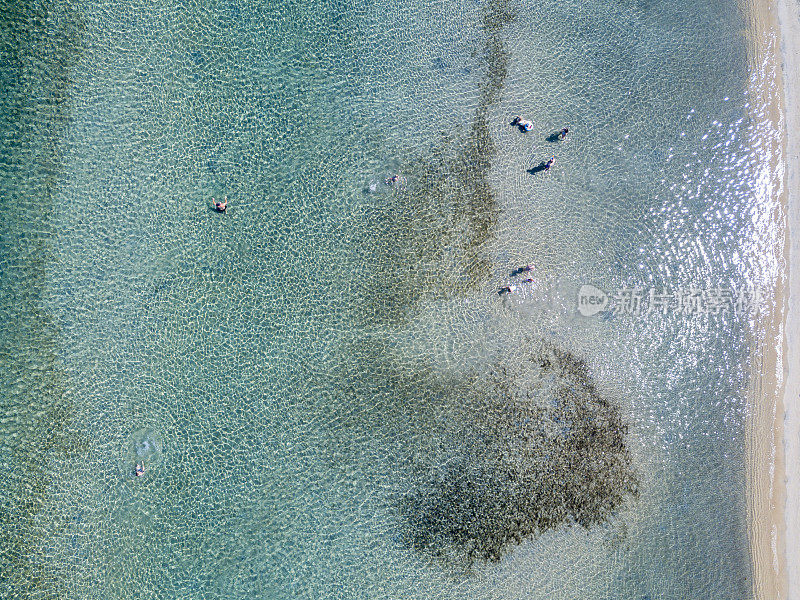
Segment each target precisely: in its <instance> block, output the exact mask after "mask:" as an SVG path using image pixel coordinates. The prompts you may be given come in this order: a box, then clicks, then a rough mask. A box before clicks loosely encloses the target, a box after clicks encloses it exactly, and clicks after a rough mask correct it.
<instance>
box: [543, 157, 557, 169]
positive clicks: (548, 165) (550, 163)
mask: <svg viewBox="0 0 800 600" xmlns="http://www.w3.org/2000/svg"><path fill="white" fill-rule="evenodd" d="M555 162H556V157H555V156H551V157H550V158H549V159H548V161H547V162H546V163H544V167H542V168H543V169H544V170H545V171H549V170H550V167H552V166H553V164H554V163H555Z"/></svg>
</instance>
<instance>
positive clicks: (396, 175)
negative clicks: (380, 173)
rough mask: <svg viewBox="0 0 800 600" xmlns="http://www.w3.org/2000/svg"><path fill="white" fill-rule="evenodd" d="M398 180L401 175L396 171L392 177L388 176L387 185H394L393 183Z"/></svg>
mask: <svg viewBox="0 0 800 600" xmlns="http://www.w3.org/2000/svg"><path fill="white" fill-rule="evenodd" d="M398 181H400V175H399V174H398V173H395V174H394V175H392V176H391V177H388V178H387V179H386V181H385V183H386V185H392V184H393V183H397V182H398Z"/></svg>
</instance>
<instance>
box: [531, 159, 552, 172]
mask: <svg viewBox="0 0 800 600" xmlns="http://www.w3.org/2000/svg"><path fill="white" fill-rule="evenodd" d="M547 170H548V168H547V163H546V162H545V161H542V162H540V163H539V164H538V165H536V166H535V167H532V168H530V169H528V173H530V174H531V175H536V174H537V173H541V172H542V171H547Z"/></svg>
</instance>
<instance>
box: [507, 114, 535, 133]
mask: <svg viewBox="0 0 800 600" xmlns="http://www.w3.org/2000/svg"><path fill="white" fill-rule="evenodd" d="M511 124H512V125H516V126H517V127H519V128H520V129H521V130H522V131H530V130H531V129H533V122H532V121H528V120H527V119H523V118H522V117H514V120H513V121H511Z"/></svg>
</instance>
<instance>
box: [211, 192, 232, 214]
mask: <svg viewBox="0 0 800 600" xmlns="http://www.w3.org/2000/svg"><path fill="white" fill-rule="evenodd" d="M211 202H212V203H213V204H214V210H216V211H217V212H221V213H224V212H225V211H226V210H228V197H227V196H225V200H223V201H222V202H216V201H215V200H214V199H213V198H212V199H211Z"/></svg>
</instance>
